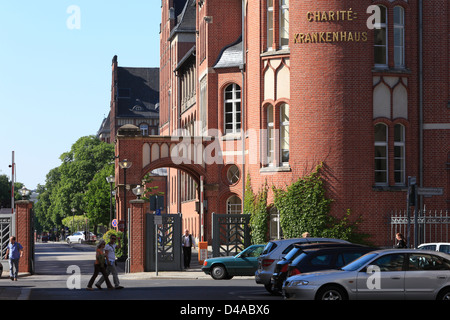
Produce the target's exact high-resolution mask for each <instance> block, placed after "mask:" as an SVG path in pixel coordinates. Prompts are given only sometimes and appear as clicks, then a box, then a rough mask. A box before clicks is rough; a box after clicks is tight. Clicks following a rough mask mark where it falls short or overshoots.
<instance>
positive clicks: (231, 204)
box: [227, 195, 242, 214]
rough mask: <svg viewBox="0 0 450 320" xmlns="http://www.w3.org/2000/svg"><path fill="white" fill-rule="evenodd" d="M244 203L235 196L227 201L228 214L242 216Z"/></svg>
mask: <svg viewBox="0 0 450 320" xmlns="http://www.w3.org/2000/svg"><path fill="white" fill-rule="evenodd" d="M241 208H242V202H241V199H240V198H239V197H238V196H236V195H233V196H231V197H229V198H228V200H227V214H240V213H241V212H242V209H241Z"/></svg>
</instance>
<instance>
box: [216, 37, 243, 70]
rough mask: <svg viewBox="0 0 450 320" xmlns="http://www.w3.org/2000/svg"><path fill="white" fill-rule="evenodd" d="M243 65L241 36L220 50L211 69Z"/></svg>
mask: <svg viewBox="0 0 450 320" xmlns="http://www.w3.org/2000/svg"><path fill="white" fill-rule="evenodd" d="M242 64H243V57H242V36H240V37H239V38H238V39H237V40H236V41H235V42H233V43H232V44H230V45H228V46H226V47H225V48H223V49H222V51H221V52H220V54H219V57H218V58H217V61H216V63H215V65H214V67H213V68H215V69H217V68H232V67H240V66H241V65H242Z"/></svg>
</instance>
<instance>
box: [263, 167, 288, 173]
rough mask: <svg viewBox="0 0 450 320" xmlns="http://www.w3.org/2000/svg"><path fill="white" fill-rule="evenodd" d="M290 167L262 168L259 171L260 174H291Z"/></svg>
mask: <svg viewBox="0 0 450 320" xmlns="http://www.w3.org/2000/svg"><path fill="white" fill-rule="evenodd" d="M290 171H291V167H290V166H281V167H270V166H269V167H262V168H261V169H259V172H260V173H269V172H290Z"/></svg>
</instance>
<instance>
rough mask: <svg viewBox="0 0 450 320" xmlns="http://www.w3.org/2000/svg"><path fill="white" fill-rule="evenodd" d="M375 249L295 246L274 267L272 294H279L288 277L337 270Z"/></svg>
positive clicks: (365, 247)
mask: <svg viewBox="0 0 450 320" xmlns="http://www.w3.org/2000/svg"><path fill="white" fill-rule="evenodd" d="M375 249H376V248H371V247H367V246H363V245H359V244H353V243H332V242H330V243H323V244H304V245H295V246H294V248H292V250H291V251H289V253H288V254H287V255H286V256H285V257H283V259H281V260H280V261H278V263H277V264H276V266H275V270H274V273H273V276H272V292H273V293H276V294H281V293H282V287H283V282H284V281H285V280H286V278H288V277H289V276H292V275H295V274H299V273H305V272H311V271H318V270H325V269H339V268H341V267H343V266H344V265H346V264H348V263H350V262H352V261H353V260H355V259H357V258H359V257H360V256H362V255H364V254H366V253H368V252H370V251H373V250H375Z"/></svg>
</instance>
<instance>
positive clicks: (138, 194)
mask: <svg viewBox="0 0 450 320" xmlns="http://www.w3.org/2000/svg"><path fill="white" fill-rule="evenodd" d="M132 191H133V193H134V195H135V196H136V197H137V198H138V199H140V198H141V196H142V194H143V193H144V187H143V186H140V185H138V186H136V188H134V189H133V190H132Z"/></svg>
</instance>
